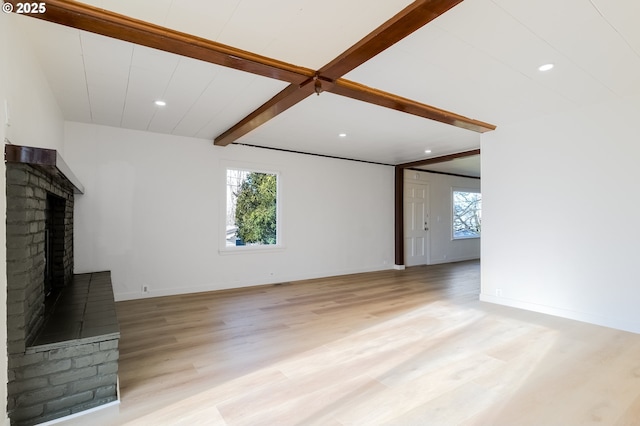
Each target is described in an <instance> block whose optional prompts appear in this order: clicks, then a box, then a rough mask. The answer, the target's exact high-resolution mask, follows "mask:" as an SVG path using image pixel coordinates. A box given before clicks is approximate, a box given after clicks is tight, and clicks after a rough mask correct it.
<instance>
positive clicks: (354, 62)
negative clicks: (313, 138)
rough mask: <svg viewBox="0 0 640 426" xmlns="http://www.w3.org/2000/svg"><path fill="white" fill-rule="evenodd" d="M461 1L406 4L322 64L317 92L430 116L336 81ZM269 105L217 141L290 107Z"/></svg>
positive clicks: (229, 139) (429, 0)
mask: <svg viewBox="0 0 640 426" xmlns="http://www.w3.org/2000/svg"><path fill="white" fill-rule="evenodd" d="M461 1H462V0H416V1H414V2H413V3H411V4H410V5H409V6H407V7H405V8H404V9H403V10H401V11H400V12H399V13H397V14H396V15H395V16H393V17H392V18H391V19H389V20H387V21H386V22H385V23H384V24H382V25H380V26H379V27H378V28H376V29H375V30H373V31H372V32H371V33H369V34H368V35H367V36H366V37H364V38H363V39H362V40H360V41H359V42H357V43H356V44H354V45H353V46H352V47H350V48H349V49H347V50H346V51H345V52H343V53H342V54H341V55H339V56H338V57H336V58H335V59H334V60H333V61H331V62H329V63H328V64H327V65H325V66H324V67H322V68H320V70H318V72H317V73H316V74H315V76H316V87H317V90H316V93H320V92H322V91H331V92H333V93H338V94H341V95H343V96H349V97H351V96H350V94H353V95H357V96H356V97H354V99H360V98H368V99H369V100H368V101H367V102H370V103H374V104H376V105H383V104H384V105H383V106H387V107H389V108H393V106H392V105H396V106H398V108H394V109H398V110H399V111H402V109H400V108H404V107H405V106H407V108H408V109H410V110H412V111H415V112H421V113H418V114H416V113H415V112H412V113H413V114H415V115H420V116H421V117H427V116H426V115H425V114H426V112H424V110H425V109H424V108H422V109H420V108H417V107H408V105H409V103H410V102H413V101H409V100H408V99H406V100H405V101H404V102H398V101H396V102H395V103H394V102H389V101H388V100H383V97H382V96H380V93H383V92H379V93H378V95H377V96H376V94H375V93H373V94H372V90H369V91H368V92H366V91H363V90H361V88H364V87H366V86H362V85H356V84H355V83H354V84H346V83H344V82H343V83H344V84H343V85H342V86H343V87H342V88H340V87H338V85H336V84H335V83H336V80H338V79H339V78H341V77H342V76H343V75H345V74H346V73H348V72H349V71H351V70H353V69H354V68H357V67H358V66H360V65H362V64H363V63H365V62H366V61H368V60H369V59H371V58H373V57H374V56H376V55H377V54H378V53H380V52H382V51H383V50H385V49H387V48H389V47H391V46H393V45H394V44H396V43H397V42H398V41H400V40H402V39H403V38H405V37H407V36H408V35H410V34H412V33H413V32H415V31H416V30H417V29H419V28H421V27H423V26H424V25H426V24H427V23H429V22H431V21H432V20H434V19H435V18H437V17H438V16H440V15H441V14H443V13H444V12H446V11H447V10H449V9H451V8H452V7H454V6H455V5H457V4H458V3H460V2H461ZM345 82H346V80H345ZM287 89H288V88H287ZM287 89H285V90H287ZM283 93H284V91H283V92H280V93H279V94H278V95H276V96H279V95H281V94H283ZM290 93H291V96H297V97H296V98H295V99H297V102H300V101H302V100H303V99H304V98H305V97H306V96H305V97H300V95H301V93H300V92H298V91H295V90H292V91H291V92H290ZM307 96H308V95H307ZM396 99H400V98H399V97H396ZM272 100H273V99H272ZM360 100H363V99H360ZM269 102H271V101H269ZM269 102H268V103H269ZM297 102H294V99H293V98H292V99H290V100H286V99H284V98H281V99H279V100H278V101H277V103H282V104H286V105H287V108H290V107H291V106H293V105H295V103H297ZM413 104H416V105H422V104H419V103H417V102H413ZM266 105H267V104H265V105H263V106H261V107H260V108H259V109H258V110H256V111H254V112H252V113H251V114H249V115H248V116H247V117H245V118H243V119H242V121H240V122H239V123H237V124H236V125H234V126H233V127H231V128H230V129H229V130H227V131H226V132H224V133H223V134H222V135H220V136H218V137H216V138H215V140H214V144H215V145H228V144H229V143H232V142H234V141H235V140H237V139H238V138H240V137H241V136H243V135H245V134H247V133H248V132H250V131H251V130H253V129H255V128H257V127H258V126H260V125H262V124H264V123H265V122H266V121H267V120H270V119H271V118H273V117H275V115H273V114H271V113H273V112H277V113H280V112H282V111H285V110H286V109H287V108H282V109H280V108H276V109H274V108H269V107H267V111H268V112H267V111H264V110H263V108H265V106H266ZM427 107H428V106H427ZM428 109H430V110H431V111H435V110H437V108H433V107H428ZM439 111H440V113H432V114H431V116H433V117H439V118H441V119H442V120H444V119H443V116H444V115H445V114H443V113H447V112H446V111H443V110H439ZM447 114H448V115H449V116H450V117H453V116H455V117H453V118H451V119H450V120H449V121H452V122H455V123H461V124H464V125H467V126H471V127H473V124H472V123H470V120H469V119H468V118H465V117H462V116H458V115H456V114H451V113H447ZM276 115H277V114H276ZM258 117H259V118H260V119H256V118H258ZM457 117H460V118H461V119H462V120H461V121H456V118H457ZM427 118H431V117H427ZM442 122H447V121H442ZM447 123H448V122H447ZM448 124H451V123H448ZM474 128H475V127H474ZM494 128H495V127H494Z"/></svg>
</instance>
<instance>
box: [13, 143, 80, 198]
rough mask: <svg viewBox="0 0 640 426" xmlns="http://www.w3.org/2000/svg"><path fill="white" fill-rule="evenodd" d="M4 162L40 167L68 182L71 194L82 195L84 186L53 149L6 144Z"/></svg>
mask: <svg viewBox="0 0 640 426" xmlns="http://www.w3.org/2000/svg"><path fill="white" fill-rule="evenodd" d="M4 160H5V161H6V162H7V163H21V164H30V165H32V166H38V167H41V168H43V169H45V170H47V171H48V172H49V173H50V174H52V175H54V176H58V177H60V178H62V179H65V180H67V181H69V183H71V185H72V186H73V192H75V193H76V194H84V186H83V185H82V183H80V181H79V180H78V178H77V177H76V176H75V175H74V174H73V172H72V171H71V169H70V168H69V166H67V163H65V162H64V160H63V159H62V157H61V156H60V153H59V152H58V151H56V150H55V149H47V148H36V147H33V146H21V145H11V144H7V145H5V146H4Z"/></svg>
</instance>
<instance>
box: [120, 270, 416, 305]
mask: <svg viewBox="0 0 640 426" xmlns="http://www.w3.org/2000/svg"><path fill="white" fill-rule="evenodd" d="M389 269H391V268H390V267H389V265H388V264H387V265H386V266H385V265H377V266H372V267H369V268H353V269H343V270H337V271H329V272H321V273H315V274H314V273H311V274H305V275H292V276H286V277H278V278H277V279H275V278H271V279H267V280H251V281H245V282H242V283H239V282H234V283H216V284H210V285H203V286H192V287H179V288H165V289H154V288H153V287H151V289H150V290H149V292H147V293H140V292H128V293H115V290H116V289H114V293H115V294H114V298H115V301H116V302H121V301H125V300H136V299H146V298H151V297H163V296H176V295H179V294H192V293H203V292H208V291H218V290H230V289H234V288H245V287H256V286H262V285H271V284H279V283H288V282H295V281H303V280H313V279H317V278H330V277H339V276H342V275H351V274H361V273H366V272H378V271H387V270H389ZM394 269H395V266H394ZM403 269H404V268H403Z"/></svg>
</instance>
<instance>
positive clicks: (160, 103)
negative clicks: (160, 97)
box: [154, 101, 167, 106]
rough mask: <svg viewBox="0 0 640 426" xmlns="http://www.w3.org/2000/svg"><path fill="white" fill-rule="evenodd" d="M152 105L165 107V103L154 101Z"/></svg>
mask: <svg viewBox="0 0 640 426" xmlns="http://www.w3.org/2000/svg"><path fill="white" fill-rule="evenodd" d="M154 104H156V105H158V106H165V105H166V104H167V103H166V102H165V101H155V102H154Z"/></svg>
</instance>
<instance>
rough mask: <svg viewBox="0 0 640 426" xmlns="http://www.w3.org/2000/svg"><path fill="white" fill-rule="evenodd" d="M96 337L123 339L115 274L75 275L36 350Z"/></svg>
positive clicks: (43, 332)
mask: <svg viewBox="0 0 640 426" xmlns="http://www.w3.org/2000/svg"><path fill="white" fill-rule="evenodd" d="M92 337H100V339H99V340H105V339H107V338H111V339H118V338H120V327H119V326H118V318H117V316H116V304H115V300H114V296H113V288H112V286H111V273H110V272H108V271H106V272H94V273H90V274H79V275H74V277H73V283H72V284H71V285H70V286H69V287H65V288H63V289H62V291H61V293H60V295H59V296H58V299H57V300H56V302H55V304H54V306H53V309H52V312H51V313H50V314H49V315H48V318H47V319H46V323H45V325H44V327H43V329H42V331H41V332H40V334H39V335H38V336H37V337H36V340H35V342H34V343H33V345H31V346H32V347H33V346H42V345H50V344H59V343H61V342H66V341H70V340H80V339H82V340H84V339H90V338H92Z"/></svg>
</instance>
